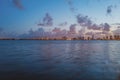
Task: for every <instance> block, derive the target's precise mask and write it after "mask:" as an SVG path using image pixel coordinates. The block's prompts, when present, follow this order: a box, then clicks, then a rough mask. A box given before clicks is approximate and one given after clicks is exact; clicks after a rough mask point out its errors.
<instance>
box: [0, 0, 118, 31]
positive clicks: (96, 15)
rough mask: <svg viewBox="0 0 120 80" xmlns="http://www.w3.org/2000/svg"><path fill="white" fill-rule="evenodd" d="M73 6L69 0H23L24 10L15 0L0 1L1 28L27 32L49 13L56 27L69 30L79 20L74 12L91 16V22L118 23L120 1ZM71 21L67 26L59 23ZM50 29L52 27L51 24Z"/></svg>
mask: <svg viewBox="0 0 120 80" xmlns="http://www.w3.org/2000/svg"><path fill="white" fill-rule="evenodd" d="M71 1H72V2H73V3H72V7H74V8H75V9H77V10H76V12H72V11H71V10H70V5H69V4H68V2H67V0H20V4H21V5H22V6H23V9H19V8H18V7H16V6H15V4H14V3H13V1H12V0H0V27H2V28H3V29H4V30H5V31H7V32H17V33H25V32H27V31H28V30H29V29H30V28H32V29H34V30H35V29H37V28H39V27H40V26H38V25H37V24H38V23H39V22H40V20H42V18H43V17H44V16H45V14H46V13H49V14H50V15H51V17H52V18H53V23H54V25H53V26H52V28H54V27H60V28H65V29H68V28H69V25H70V24H74V23H77V21H76V17H75V15H77V14H83V15H87V16H89V17H90V18H91V19H92V21H94V22H95V23H97V24H100V23H105V22H107V23H109V24H112V23H119V21H120V0H71ZM110 5H112V8H111V10H112V11H111V13H110V14H107V12H106V10H107V7H108V6H110ZM65 21H66V22H68V25H67V26H64V27H61V26H58V24H60V23H62V22H65ZM48 28H49V27H48Z"/></svg>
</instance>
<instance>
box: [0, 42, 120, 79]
mask: <svg viewBox="0 0 120 80" xmlns="http://www.w3.org/2000/svg"><path fill="white" fill-rule="evenodd" d="M0 80H120V41H36V40H33V41H32V40H18V41H17V40H16V41H12V40H11V41H7V40H6V41H0Z"/></svg>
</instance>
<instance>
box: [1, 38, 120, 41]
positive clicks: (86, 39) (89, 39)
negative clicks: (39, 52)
mask: <svg viewBox="0 0 120 80" xmlns="http://www.w3.org/2000/svg"><path fill="white" fill-rule="evenodd" d="M1 40H40V41H43V40H44V41H50V40H53V41H59V40H61V41H62V40H63V41H78V40H81V41H90V40H101V41H102V40H106V41H109V40H110V41H111V40H113V41H114V40H116V41H120V39H89V40H88V39H15V38H7V39H0V41H1Z"/></svg>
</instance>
